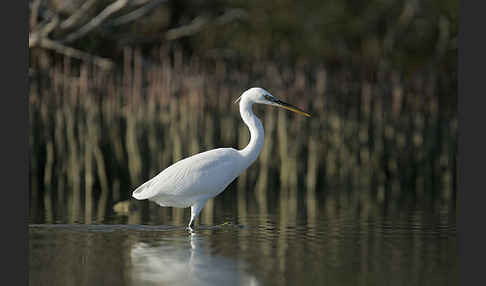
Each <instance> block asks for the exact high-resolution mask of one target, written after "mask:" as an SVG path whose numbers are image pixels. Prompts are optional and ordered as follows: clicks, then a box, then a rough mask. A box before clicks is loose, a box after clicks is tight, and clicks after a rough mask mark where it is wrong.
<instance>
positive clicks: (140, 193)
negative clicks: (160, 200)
mask: <svg viewBox="0 0 486 286" xmlns="http://www.w3.org/2000/svg"><path fill="white" fill-rule="evenodd" d="M151 184H152V181H148V182H145V183H143V184H142V185H141V186H140V187H138V188H136V189H135V191H133V193H132V197H134V198H136V199H137V200H145V199H147V198H148V197H149V196H148V192H146V190H147V188H148V187H150V185H151Z"/></svg>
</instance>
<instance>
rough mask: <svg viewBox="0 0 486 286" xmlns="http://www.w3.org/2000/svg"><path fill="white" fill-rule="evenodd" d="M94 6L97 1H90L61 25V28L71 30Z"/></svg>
mask: <svg viewBox="0 0 486 286" xmlns="http://www.w3.org/2000/svg"><path fill="white" fill-rule="evenodd" d="M94 4H96V0H88V1H86V2H84V3H83V5H82V6H81V7H79V9H78V10H77V11H76V12H75V13H74V14H72V15H71V16H70V17H69V18H67V19H66V20H64V21H63V22H62V23H61V25H60V28H61V29H70V28H72V27H74V26H76V25H78V24H79V21H80V20H81V19H82V18H83V17H85V16H86V12H88V11H89V10H90V9H91V8H92V7H93V6H94Z"/></svg>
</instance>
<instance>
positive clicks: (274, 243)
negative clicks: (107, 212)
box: [29, 206, 459, 285]
mask: <svg viewBox="0 0 486 286" xmlns="http://www.w3.org/2000/svg"><path fill="white" fill-rule="evenodd" d="M304 209H305V208H302V210H304ZM277 210H278V209H277ZM277 210H276V211H275V212H271V211H270V212H269V213H268V214H267V215H262V214H258V213H255V214H250V213H248V214H246V215H240V216H238V215H234V213H232V212H226V213H222V214H219V215H218V216H217V218H216V219H215V223H214V224H213V225H204V224H203V225H200V226H199V228H197V229H196V230H195V231H194V232H192V233H191V232H188V231H187V230H185V228H184V226H183V225H174V224H167V225H157V224H156V223H155V222H150V221H146V222H143V224H112V223H113V222H114V220H113V221H112V223H110V221H109V220H108V221H105V222H104V223H103V224H90V225H87V224H31V225H30V226H29V278H30V279H29V281H30V282H29V283H30V285H458V284H459V283H458V262H457V256H458V254H457V237H456V236H457V232H456V223H455V221H456V220H455V211H454V210H450V209H449V208H439V209H435V210H433V211H431V210H430V209H427V208H426V207H417V206H414V207H409V208H408V209H407V208H402V209H401V210H400V212H396V213H393V212H377V213H370V214H368V215H366V216H363V215H360V213H359V212H356V211H354V210H353V211H352V210H350V209H343V208H341V209H338V210H337V211H336V209H335V208H332V209H321V211H320V212H318V215H315V216H308V215H306V214H305V213H302V211H299V210H297V213H298V215H297V216H295V217H290V218H289V217H288V215H287V213H286V212H282V211H277Z"/></svg>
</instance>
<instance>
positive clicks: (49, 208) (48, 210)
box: [44, 139, 54, 223]
mask: <svg viewBox="0 0 486 286" xmlns="http://www.w3.org/2000/svg"><path fill="white" fill-rule="evenodd" d="M46 157H47V158H46V167H45V170H44V209H45V220H46V222H47V223H51V222H52V220H53V217H54V216H53V204H52V173H53V171H52V168H53V165H54V144H53V143H52V141H51V140H50V139H48V141H47V144H46Z"/></svg>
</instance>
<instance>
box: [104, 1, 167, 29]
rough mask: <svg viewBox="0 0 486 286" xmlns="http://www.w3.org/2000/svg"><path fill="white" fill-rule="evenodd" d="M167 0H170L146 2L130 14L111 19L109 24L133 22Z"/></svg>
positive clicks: (116, 24)
mask: <svg viewBox="0 0 486 286" xmlns="http://www.w3.org/2000/svg"><path fill="white" fill-rule="evenodd" d="M167 1H168V0H155V1H150V2H149V3H147V4H145V5H144V6H142V7H140V8H138V9H136V10H134V11H131V12H130V13H128V14H125V15H123V16H120V17H118V18H116V19H114V20H113V21H110V23H109V24H110V25H111V26H120V25H124V24H127V23H129V22H133V21H135V20H137V19H139V18H140V17H142V16H144V15H145V14H147V13H148V12H150V11H151V10H152V9H154V8H156V7H157V6H159V5H161V4H164V3H166V2H167Z"/></svg>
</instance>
